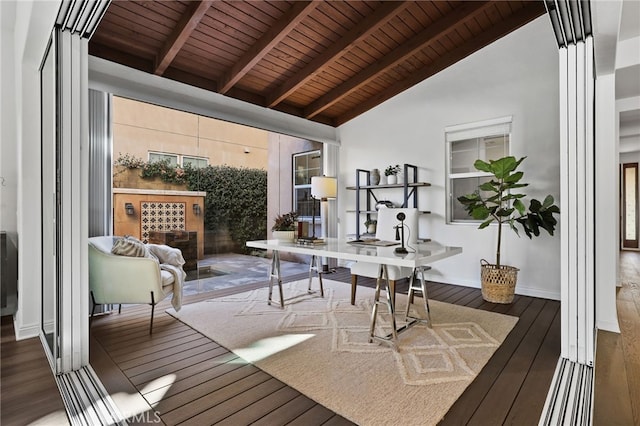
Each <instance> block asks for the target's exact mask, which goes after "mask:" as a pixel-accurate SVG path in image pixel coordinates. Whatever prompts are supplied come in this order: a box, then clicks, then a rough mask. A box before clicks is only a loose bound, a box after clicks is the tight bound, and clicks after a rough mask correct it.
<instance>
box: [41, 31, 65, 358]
mask: <svg viewBox="0 0 640 426" xmlns="http://www.w3.org/2000/svg"><path fill="white" fill-rule="evenodd" d="M40 97H41V116H40V118H41V132H42V134H41V144H42V145H41V149H42V154H41V155H42V156H41V166H42V192H41V197H42V198H41V200H40V201H41V206H42V317H41V329H42V336H43V340H44V341H45V342H46V347H48V348H49V351H50V352H49V354H48V355H49V360H50V361H51V363H52V368H53V369H54V370H55V369H56V361H55V360H57V359H58V353H59V347H58V336H59V332H60V329H59V318H58V300H57V299H58V294H59V284H60V276H59V273H60V267H59V266H60V265H59V256H58V253H59V251H60V250H59V249H60V247H59V240H60V239H59V226H58V225H59V220H58V218H59V217H60V196H59V194H60V191H59V183H60V172H59V151H60V149H59V138H58V137H57V132H56V129H57V123H56V111H57V101H56V43H55V38H54V37H53V36H52V38H51V40H50V42H49V47H48V49H47V52H46V54H45V57H44V61H43V63H42V67H41V69H40Z"/></svg>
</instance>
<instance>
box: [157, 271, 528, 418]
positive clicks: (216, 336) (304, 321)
mask: <svg viewBox="0 0 640 426" xmlns="http://www.w3.org/2000/svg"><path fill="white" fill-rule="evenodd" d="M313 286H314V288H316V289H317V281H316V280H315V279H314V283H313ZM324 287H325V296H324V298H321V297H320V295H319V293H315V294H308V293H307V281H306V280H305V281H297V282H293V283H289V284H286V285H285V289H284V294H285V299H291V300H289V301H288V302H287V304H286V305H285V309H284V310H282V309H281V308H280V306H279V305H278V304H272V305H271V306H269V305H267V302H266V300H267V289H266V288H265V289H259V290H254V291H251V292H246V293H241V294H237V295H234V296H229V297H225V298H220V299H212V300H207V301H204V302H199V303H195V304H191V305H185V306H183V308H182V310H181V311H180V312H178V313H176V312H175V311H173V310H172V309H170V310H168V311H167V312H169V313H170V314H171V315H173V316H175V317H176V318H178V319H180V320H181V321H182V322H184V323H186V324H188V325H189V326H191V327H193V328H194V329H196V330H198V331H200V332H201V333H203V334H205V335H206V336H208V337H210V338H211V339H213V340H214V341H216V342H217V343H219V344H220V345H222V346H224V347H226V348H228V349H229V350H231V351H233V352H235V353H236V354H238V355H239V356H241V357H242V358H244V359H246V360H247V361H249V362H252V363H253V364H255V365H256V366H258V367H259V368H261V369H262V370H264V371H265V372H267V373H269V374H271V375H272V376H274V377H276V378H277V379H279V380H281V381H282V382H284V383H286V384H287V385H289V386H291V387H293V388H295V389H297V390H298V391H300V392H301V393H303V394H304V395H306V396H308V397H309V398H311V399H313V400H315V401H317V402H319V403H320V404H322V405H324V406H326V407H327V408H329V409H331V410H333V411H335V412H337V413H338V414H340V415H342V416H344V417H345V418H347V419H349V420H351V421H353V422H355V423H357V424H359V425H386V424H388V425H398V424H402V425H412V424H415V425H432V424H436V423H437V422H438V421H439V420H440V419H441V418H442V417H443V416H444V415H445V414H446V412H447V411H448V409H449V407H451V405H452V404H453V403H454V402H455V401H456V399H457V398H458V397H459V396H460V394H462V392H463V391H464V389H465V388H466V387H467V386H468V385H469V384H470V383H471V382H472V381H473V379H474V378H475V376H476V375H477V374H478V373H479V372H480V370H481V369H482V367H483V366H484V365H485V364H486V362H487V361H488V360H489V358H490V357H491V355H492V354H493V353H494V352H495V350H496V349H497V348H498V346H499V345H500V344H501V342H502V341H503V340H504V338H505V337H506V336H507V334H508V333H509V332H510V331H511V329H512V328H513V326H514V325H515V324H516V322H517V321H518V319H517V318H516V317H511V316H507V315H502V314H496V313H492V312H486V311H480V310H476V309H471V308H466V307H461V306H455V305H451V304H448V303H441V302H437V301H430V304H429V306H430V308H431V318H432V320H433V328H429V327H427V326H426V325H423V324H418V325H415V326H413V327H411V328H409V330H407V331H406V332H404V333H402V334H400V335H399V339H398V345H397V350H394V349H393V348H392V347H391V346H390V345H388V344H385V343H375V342H374V343H368V334H369V322H370V318H371V310H372V306H373V305H372V303H373V296H374V290H373V289H370V288H366V287H360V288H358V297H357V300H356V305H355V306H352V305H351V304H350V303H349V298H350V285H349V284H346V283H340V282H335V281H330V280H324ZM274 290H275V289H274ZM274 294H275V296H274V297H275V298H277V291H274ZM406 301H407V298H406V296H405V295H400V294H399V295H397V302H396V303H397V305H398V306H397V312H399V313H401V314H397V317H396V318H397V320H398V326H400V325H402V323H403V322H402V321H401V319H403V318H404V310H405V307H406ZM416 302H418V303H416V304H415V305H413V306H412V312H413V313H416V310H414V308H415V306H419V305H420V304H421V302H422V301H421V299H419V298H418V297H416ZM381 310H383V311H386V308H385V307H382V308H381ZM417 313H418V314H423V312H421V311H420V310H419V309H417ZM389 325H390V316H389V315H388V314H386V313H385V314H384V315H381V318H380V319H379V320H378V322H377V325H376V326H377V331H376V334H379V335H384V334H388V333H389V332H390V330H391V329H390V327H389Z"/></svg>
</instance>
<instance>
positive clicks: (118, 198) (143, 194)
mask: <svg viewBox="0 0 640 426" xmlns="http://www.w3.org/2000/svg"><path fill="white" fill-rule="evenodd" d="M204 197H205V193H203V192H194V191H162V190H155V191H154V190H145V189H114V190H113V235H121V236H122V235H131V236H133V237H136V238H138V239H142V234H141V232H142V230H141V228H140V227H141V225H142V222H141V221H142V220H143V217H142V215H141V207H140V206H141V204H142V203H143V202H151V203H185V231H195V232H197V233H198V259H202V258H204V241H205V231H204V206H205V204H204ZM125 203H132V204H133V207H134V214H133V215H128V214H127V213H126V211H125V208H124V205H125ZM194 204H199V205H200V209H201V213H200V214H199V215H196V214H194V212H193V205H194Z"/></svg>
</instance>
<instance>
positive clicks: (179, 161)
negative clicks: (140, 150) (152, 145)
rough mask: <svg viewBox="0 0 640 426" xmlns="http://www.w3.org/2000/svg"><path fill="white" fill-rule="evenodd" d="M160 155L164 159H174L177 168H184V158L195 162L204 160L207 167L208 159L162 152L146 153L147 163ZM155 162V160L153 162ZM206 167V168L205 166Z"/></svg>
mask: <svg viewBox="0 0 640 426" xmlns="http://www.w3.org/2000/svg"><path fill="white" fill-rule="evenodd" d="M154 154H155V155H162V156H164V157H175V159H176V165H177V166H178V167H184V159H185V157H186V158H191V159H195V160H204V161H206V163H207V166H208V165H209V157H199V156H197V155H190V154H174V153H171V152H162V151H148V152H147V161H149V162H151V161H152V160H151V156H152V155H154ZM153 161H156V160H153ZM205 167H206V166H205Z"/></svg>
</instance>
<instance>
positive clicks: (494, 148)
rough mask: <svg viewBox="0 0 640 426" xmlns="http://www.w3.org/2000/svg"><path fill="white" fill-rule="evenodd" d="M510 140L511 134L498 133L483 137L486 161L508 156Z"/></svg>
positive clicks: (482, 143) (482, 144)
mask: <svg viewBox="0 0 640 426" xmlns="http://www.w3.org/2000/svg"><path fill="white" fill-rule="evenodd" d="M508 142H509V135H497V136H488V137H484V138H482V142H481V146H483V147H484V161H489V160H497V159H499V158H502V157H504V156H506V155H507V149H506V148H507V146H508ZM480 158H481V157H480Z"/></svg>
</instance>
